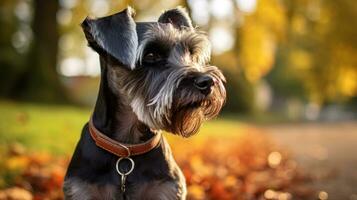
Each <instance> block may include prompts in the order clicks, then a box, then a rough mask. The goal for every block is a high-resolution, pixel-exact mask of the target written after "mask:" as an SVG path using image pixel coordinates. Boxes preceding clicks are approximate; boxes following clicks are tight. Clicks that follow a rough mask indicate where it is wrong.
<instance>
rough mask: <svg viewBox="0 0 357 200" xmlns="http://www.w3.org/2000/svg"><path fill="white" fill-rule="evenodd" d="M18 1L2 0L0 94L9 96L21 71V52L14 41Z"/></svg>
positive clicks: (0, 8) (0, 9)
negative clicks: (15, 10)
mask: <svg viewBox="0 0 357 200" xmlns="http://www.w3.org/2000/svg"><path fill="white" fill-rule="evenodd" d="M16 3H17V2H16V1H12V0H3V1H0V27H2V30H1V31H0V55H1V56H0V69H1V73H0V80H1V83H2V84H0V96H8V95H9V94H10V91H11V86H12V85H13V82H14V81H15V80H16V77H17V76H18V74H19V73H20V71H21V66H22V63H23V62H22V59H18V58H19V57H20V56H21V54H20V53H19V52H18V51H16V48H15V47H14V45H13V43H12V41H13V40H14V35H15V34H16V31H17V24H18V20H17V18H16V16H15V15H14V12H13V11H14V9H15V7H16Z"/></svg>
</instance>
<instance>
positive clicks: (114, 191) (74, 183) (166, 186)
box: [64, 178, 185, 200]
mask: <svg viewBox="0 0 357 200" xmlns="http://www.w3.org/2000/svg"><path fill="white" fill-rule="evenodd" d="M64 190H65V194H66V196H65V199H74V200H79V199H80V200H122V199H132V200H145V199H147V200H157V199H162V200H179V199H184V196H185V191H184V188H183V187H182V186H180V185H178V184H177V183H176V182H174V181H150V182H145V183H141V184H136V185H132V186H131V187H130V188H128V191H127V192H126V193H123V192H122V191H121V190H120V188H119V187H118V186H115V185H110V184H104V185H99V184H90V183H87V182H85V181H83V180H80V179H78V178H71V179H68V180H66V181H65V183H64ZM124 195H125V198H124Z"/></svg>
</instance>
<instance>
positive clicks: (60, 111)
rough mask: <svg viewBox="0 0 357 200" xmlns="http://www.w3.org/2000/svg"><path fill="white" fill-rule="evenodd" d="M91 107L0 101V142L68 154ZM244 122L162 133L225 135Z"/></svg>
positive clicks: (220, 122) (223, 121) (236, 130)
mask: <svg viewBox="0 0 357 200" xmlns="http://www.w3.org/2000/svg"><path fill="white" fill-rule="evenodd" d="M90 112H91V109H89V108H78V107H74V106H62V105H43V104H30V103H18V102H9V101H0V113H1V115H0V146H1V147H3V148H4V147H6V146H8V145H12V144H16V143H20V144H22V145H24V146H25V147H26V149H28V150H30V151H46V152H50V153H53V154H59V155H68V154H71V153H72V151H73V149H74V147H75V145H76V143H77V141H78V138H79V135H80V132H81V129H82V127H83V125H84V123H86V122H87V121H88V118H89V116H90ZM244 126H245V125H244V124H241V123H239V122H237V120H235V119H234V118H229V119H215V120H213V121H210V122H207V123H205V124H204V125H203V126H202V127H201V130H200V133H199V134H197V135H195V136H193V137H192V138H190V140H187V139H183V138H180V137H178V136H173V135H170V134H166V135H167V137H168V139H169V141H170V142H180V141H181V142H190V141H191V140H193V141H197V140H202V139H203V138H205V137H207V136H220V137H222V136H227V137H229V136H230V135H232V134H239V133H241V132H242V128H243V127H244Z"/></svg>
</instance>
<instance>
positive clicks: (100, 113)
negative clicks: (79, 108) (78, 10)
mask: <svg viewBox="0 0 357 200" xmlns="http://www.w3.org/2000/svg"><path fill="white" fill-rule="evenodd" d="M133 15H134V12H133V10H132V9H131V8H127V9H125V10H124V11H121V12H119V13H117V14H114V15H111V16H107V17H103V18H98V19H89V18H86V19H85V20H84V21H83V23H82V28H83V31H84V34H85V36H86V39H87V40H88V43H89V46H90V47H91V48H92V49H94V50H95V51H96V52H98V54H99V56H100V64H101V82H100V88H99V94H98V98H97V102H96V105H95V108H94V112H93V114H92V116H91V118H90V120H89V122H88V123H87V124H86V125H85V126H84V128H83V131H82V134H81V138H80V140H79V142H78V144H77V147H76V150H75V152H74V155H73V157H72V160H71V162H70V164H69V167H68V170H67V174H66V177H65V182H64V187H63V188H64V189H63V190H64V194H65V199H75V200H92V199H149V200H159V199H163V200H171V199H172V200H174V199H185V198H186V184H185V178H184V176H183V174H182V172H181V170H180V168H179V167H178V166H177V164H176V162H175V160H174V158H173V156H172V154H171V150H170V147H169V145H168V143H167V142H166V140H165V138H164V137H163V136H162V135H161V131H162V130H164V131H167V132H171V133H174V134H177V135H180V136H183V137H189V136H191V135H193V134H194V133H196V132H197V131H198V129H199V127H200V125H201V124H202V122H203V121H205V120H208V119H211V118H213V117H215V116H216V115H218V113H219V111H220V110H221V108H222V106H223V104H224V102H225V98H226V91H225V87H224V83H225V78H224V76H223V75H222V73H221V72H220V70H219V69H218V68H217V67H215V66H211V65H209V61H210V56H211V51H210V48H211V47H210V42H209V41H208V39H207V37H206V35H205V34H204V33H203V32H200V31H198V30H197V29H196V28H195V27H193V26H192V22H191V19H190V18H189V16H188V14H187V12H186V11H185V10H184V9H183V8H180V7H179V8H176V9H172V10H168V11H165V12H164V13H163V14H162V15H161V16H160V17H159V19H158V22H135V21H134V20H133Z"/></svg>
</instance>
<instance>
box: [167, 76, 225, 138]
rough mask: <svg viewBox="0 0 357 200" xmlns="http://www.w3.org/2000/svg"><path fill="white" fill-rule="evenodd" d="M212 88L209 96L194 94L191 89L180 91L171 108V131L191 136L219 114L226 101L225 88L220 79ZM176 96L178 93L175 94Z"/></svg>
mask: <svg viewBox="0 0 357 200" xmlns="http://www.w3.org/2000/svg"><path fill="white" fill-rule="evenodd" d="M217 84H219V85H216V86H214V87H213V88H212V93H211V94H210V95H209V96H207V97H206V96H205V95H202V94H200V93H197V94H192V91H190V90H185V89H184V90H182V91H178V93H179V95H177V97H175V100H174V102H173V106H172V109H171V113H172V117H171V122H172V123H171V126H170V127H169V131H170V132H172V133H175V134H179V135H181V136H183V137H189V136H192V135H194V134H195V133H197V132H198V130H199V128H200V127H201V124H202V123H203V122H204V121H206V120H209V119H212V118H214V117H215V116H217V115H218V113H219V111H220V110H221V108H222V106H223V104H224V102H225V95H226V94H225V89H224V87H223V83H222V82H221V81H219V83H217ZM175 96H176V95H175Z"/></svg>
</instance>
